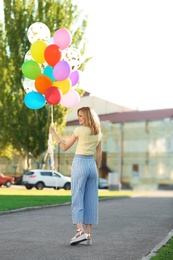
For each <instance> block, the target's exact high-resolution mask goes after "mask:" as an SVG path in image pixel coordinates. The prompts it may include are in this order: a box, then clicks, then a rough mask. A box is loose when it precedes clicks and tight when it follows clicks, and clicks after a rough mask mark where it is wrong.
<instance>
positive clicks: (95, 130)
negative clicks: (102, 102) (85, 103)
mask: <svg viewBox="0 0 173 260" xmlns="http://www.w3.org/2000/svg"><path fill="white" fill-rule="evenodd" d="M79 111H83V113H84V117H85V125H86V126H88V127H89V128H90V129H91V135H97V134H99V133H100V131H101V129H100V119H99V117H98V115H97V114H96V112H95V111H94V109H93V108H92V107H81V108H79V109H78V111H77V115H79Z"/></svg>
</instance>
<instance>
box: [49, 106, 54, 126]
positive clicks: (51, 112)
mask: <svg viewBox="0 0 173 260" xmlns="http://www.w3.org/2000/svg"><path fill="white" fill-rule="evenodd" d="M50 116H51V124H52V125H53V124H54V122H53V106H50Z"/></svg>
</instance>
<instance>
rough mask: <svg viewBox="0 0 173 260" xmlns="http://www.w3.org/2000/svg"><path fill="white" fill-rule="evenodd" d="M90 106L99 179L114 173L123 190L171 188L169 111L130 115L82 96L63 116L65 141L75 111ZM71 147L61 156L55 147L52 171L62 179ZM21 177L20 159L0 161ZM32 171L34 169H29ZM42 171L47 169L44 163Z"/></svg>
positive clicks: (67, 171)
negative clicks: (99, 135) (95, 120)
mask: <svg viewBox="0 0 173 260" xmlns="http://www.w3.org/2000/svg"><path fill="white" fill-rule="evenodd" d="M82 106H92V107H93V108H94V109H95V110H96V112H97V113H98V115H99V118H100V120H101V127H102V132H103V160H102V167H101V169H100V170H99V175H100V177H104V178H108V175H109V172H112V173H117V174H118V176H119V181H120V183H121V184H122V186H124V187H134V186H135V185H138V184H141V185H149V186H153V187H168V186H171V185H173V109H161V110H151V111H134V110H130V109H129V108H126V107H121V106H118V105H115V104H112V103H110V102H108V101H105V100H101V99H99V98H96V97H91V96H84V97H83V98H82V99H81V102H80V104H79V105H78V106H77V107H75V108H74V109H72V111H71V113H70V114H69V115H68V116H67V127H66V129H65V131H64V133H63V134H62V135H63V137H64V139H67V138H68V137H69V136H70V135H71V134H72V132H73V130H74V128H75V127H76V126H77V125H78V119H77V114H76V111H77V109H78V107H82ZM74 152H75V146H73V147H71V148H70V149H69V150H68V151H66V152H63V151H62V150H60V148H59V146H56V147H55V151H54V157H55V168H56V169H57V170H59V171H60V172H62V173H63V174H65V175H70V173H71V163H72V160H73V157H74ZM14 165H17V169H16V168H15V171H16V172H17V173H23V168H22V159H21V158H15V159H14V160H13V161H10V162H9V160H7V161H6V160H5V159H4V158H0V167H1V170H2V171H3V170H4V169H7V168H8V171H5V172H10V171H11V172H12V171H13V170H14ZM32 167H33V168H35V165H32ZM45 168H48V169H49V164H48V162H47V164H46V166H45Z"/></svg>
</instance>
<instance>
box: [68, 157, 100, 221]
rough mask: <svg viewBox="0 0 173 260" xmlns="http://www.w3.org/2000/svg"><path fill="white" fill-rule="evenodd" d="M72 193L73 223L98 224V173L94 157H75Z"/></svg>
mask: <svg viewBox="0 0 173 260" xmlns="http://www.w3.org/2000/svg"><path fill="white" fill-rule="evenodd" d="M71 193H72V204H71V209H72V223H73V224H78V223H82V224H98V171H97V166H96V162H95V159H94V156H92V155H91V156H90V155H89V156H85V155H75V157H74V159H73V163H72V175H71Z"/></svg>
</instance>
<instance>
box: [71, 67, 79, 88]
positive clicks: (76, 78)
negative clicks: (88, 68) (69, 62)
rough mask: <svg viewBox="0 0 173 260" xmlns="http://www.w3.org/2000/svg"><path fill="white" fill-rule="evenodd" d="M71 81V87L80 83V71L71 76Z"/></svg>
mask: <svg viewBox="0 0 173 260" xmlns="http://www.w3.org/2000/svg"><path fill="white" fill-rule="evenodd" d="M69 79H70V80H71V85H72V86H74V85H76V84H77V83H78V81H79V71H78V70H74V71H72V73H71V74H70V76H69Z"/></svg>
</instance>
